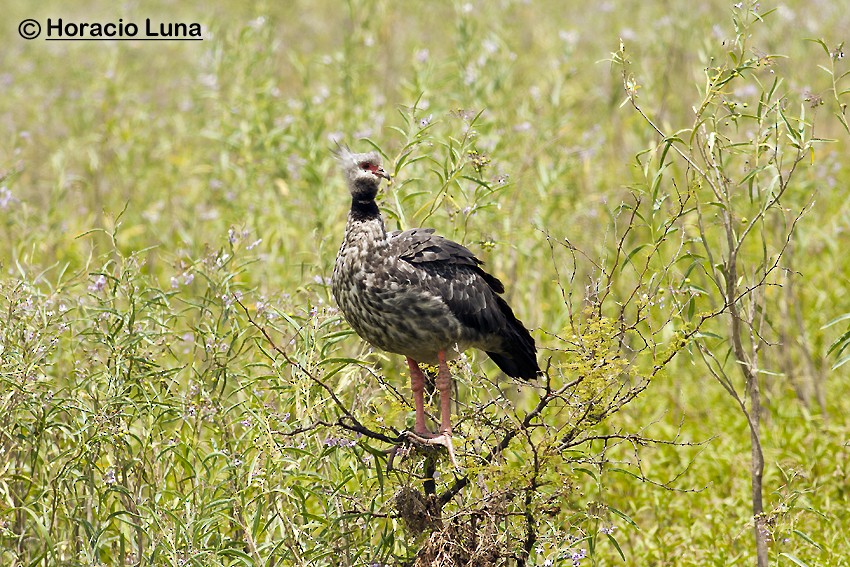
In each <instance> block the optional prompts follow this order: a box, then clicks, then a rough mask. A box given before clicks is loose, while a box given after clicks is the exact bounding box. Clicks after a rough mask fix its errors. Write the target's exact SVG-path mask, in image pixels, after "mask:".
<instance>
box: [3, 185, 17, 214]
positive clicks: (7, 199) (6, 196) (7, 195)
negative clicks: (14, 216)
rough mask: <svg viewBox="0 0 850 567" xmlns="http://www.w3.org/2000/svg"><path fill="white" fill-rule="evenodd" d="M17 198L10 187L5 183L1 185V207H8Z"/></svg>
mask: <svg viewBox="0 0 850 567" xmlns="http://www.w3.org/2000/svg"><path fill="white" fill-rule="evenodd" d="M14 200H15V198H14V197H13V196H12V192H11V191H9V188H8V187H6V186H5V185H4V186H2V187H0V209H8V208H9V204H10V203H12V202H13V201H14Z"/></svg>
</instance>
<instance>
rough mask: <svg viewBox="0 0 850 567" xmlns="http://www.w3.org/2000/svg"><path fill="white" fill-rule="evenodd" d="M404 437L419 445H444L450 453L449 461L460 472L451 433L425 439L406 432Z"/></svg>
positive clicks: (411, 432)
mask: <svg viewBox="0 0 850 567" xmlns="http://www.w3.org/2000/svg"><path fill="white" fill-rule="evenodd" d="M404 437H405V440H406V441H411V442H413V443H416V444H418V445H442V446H443V447H445V448H446V450H447V451H448V452H449V460H450V461H451V463H452V466H453V467H454V468H455V470H460V467H459V466H458V464H457V459H456V458H455V448H454V445H453V444H452V434H451V433H449V432H443V433H440V434H439V435H437V436H436V437H423V436H422V435H420V434H418V433H415V432H413V431H405V433H404ZM388 466H389V463H388Z"/></svg>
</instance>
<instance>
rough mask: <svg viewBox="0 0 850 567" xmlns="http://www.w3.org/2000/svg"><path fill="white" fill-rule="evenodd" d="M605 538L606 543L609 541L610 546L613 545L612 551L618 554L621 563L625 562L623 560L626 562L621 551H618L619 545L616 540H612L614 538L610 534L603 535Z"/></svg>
mask: <svg viewBox="0 0 850 567" xmlns="http://www.w3.org/2000/svg"><path fill="white" fill-rule="evenodd" d="M605 537H607V538H608V541H610V542H611V545H613V546H614V549H616V550H617V553H619V554H620V559H622V560H623V561H625V560H626V556H625V555H624V554H623V550H622V549H620V544H619V543H617V540H616V539H614V536H612V535H611V534H605Z"/></svg>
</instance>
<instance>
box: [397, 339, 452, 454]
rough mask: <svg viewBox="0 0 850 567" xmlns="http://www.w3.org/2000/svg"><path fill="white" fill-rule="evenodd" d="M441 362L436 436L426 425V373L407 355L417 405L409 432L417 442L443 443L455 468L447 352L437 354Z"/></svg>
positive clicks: (438, 375) (438, 378)
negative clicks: (438, 432)
mask: <svg viewBox="0 0 850 567" xmlns="http://www.w3.org/2000/svg"><path fill="white" fill-rule="evenodd" d="M437 359H438V360H439V362H440V370H439V372H438V373H437V380H436V382H437V389H438V390H440V422H441V425H440V434H439V435H437V436H435V435H434V434H433V433H431V432H430V431H428V429H427V428H426V427H425V375H424V374H423V373H422V369H420V368H419V364H418V363H417V362H416V361H415V360H413V359H412V358H410V357H409V356H408V357H407V366H408V367H409V368H410V389H411V390H413V403H414V406H415V407H416V424H415V425H414V426H413V433H412V434H408V437H409V438H412V439H413V440H414V441H416V442H417V443H424V444H426V445H442V446H443V447H445V448H446V450H448V452H449V460H450V461H451V462H452V465H453V466H454V468H455V469H458V466H457V460H456V459H455V450H454V446H453V445H452V413H451V410H452V375H451V374H450V373H449V366H448V364H446V353H444V352H440V353H438V355H437Z"/></svg>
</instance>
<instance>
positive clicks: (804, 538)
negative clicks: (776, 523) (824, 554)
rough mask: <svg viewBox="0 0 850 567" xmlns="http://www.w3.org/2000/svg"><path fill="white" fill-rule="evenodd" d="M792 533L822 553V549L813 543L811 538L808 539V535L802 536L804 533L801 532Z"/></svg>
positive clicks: (794, 531)
mask: <svg viewBox="0 0 850 567" xmlns="http://www.w3.org/2000/svg"><path fill="white" fill-rule="evenodd" d="M793 533H795V534H797V535H798V536H800V537H801V538H802V539H803V540H804V541H806V542H808V543H809V544H811V545H813V546H815V547H816V548H818V549H819V550H820V551H823V548H822V547H821V546H820V545H818V544H817V543H815V541H814V540H812V538H810V537H809V536H808V535H806V534H804V533H803V532H801V531H800V530H793Z"/></svg>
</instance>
